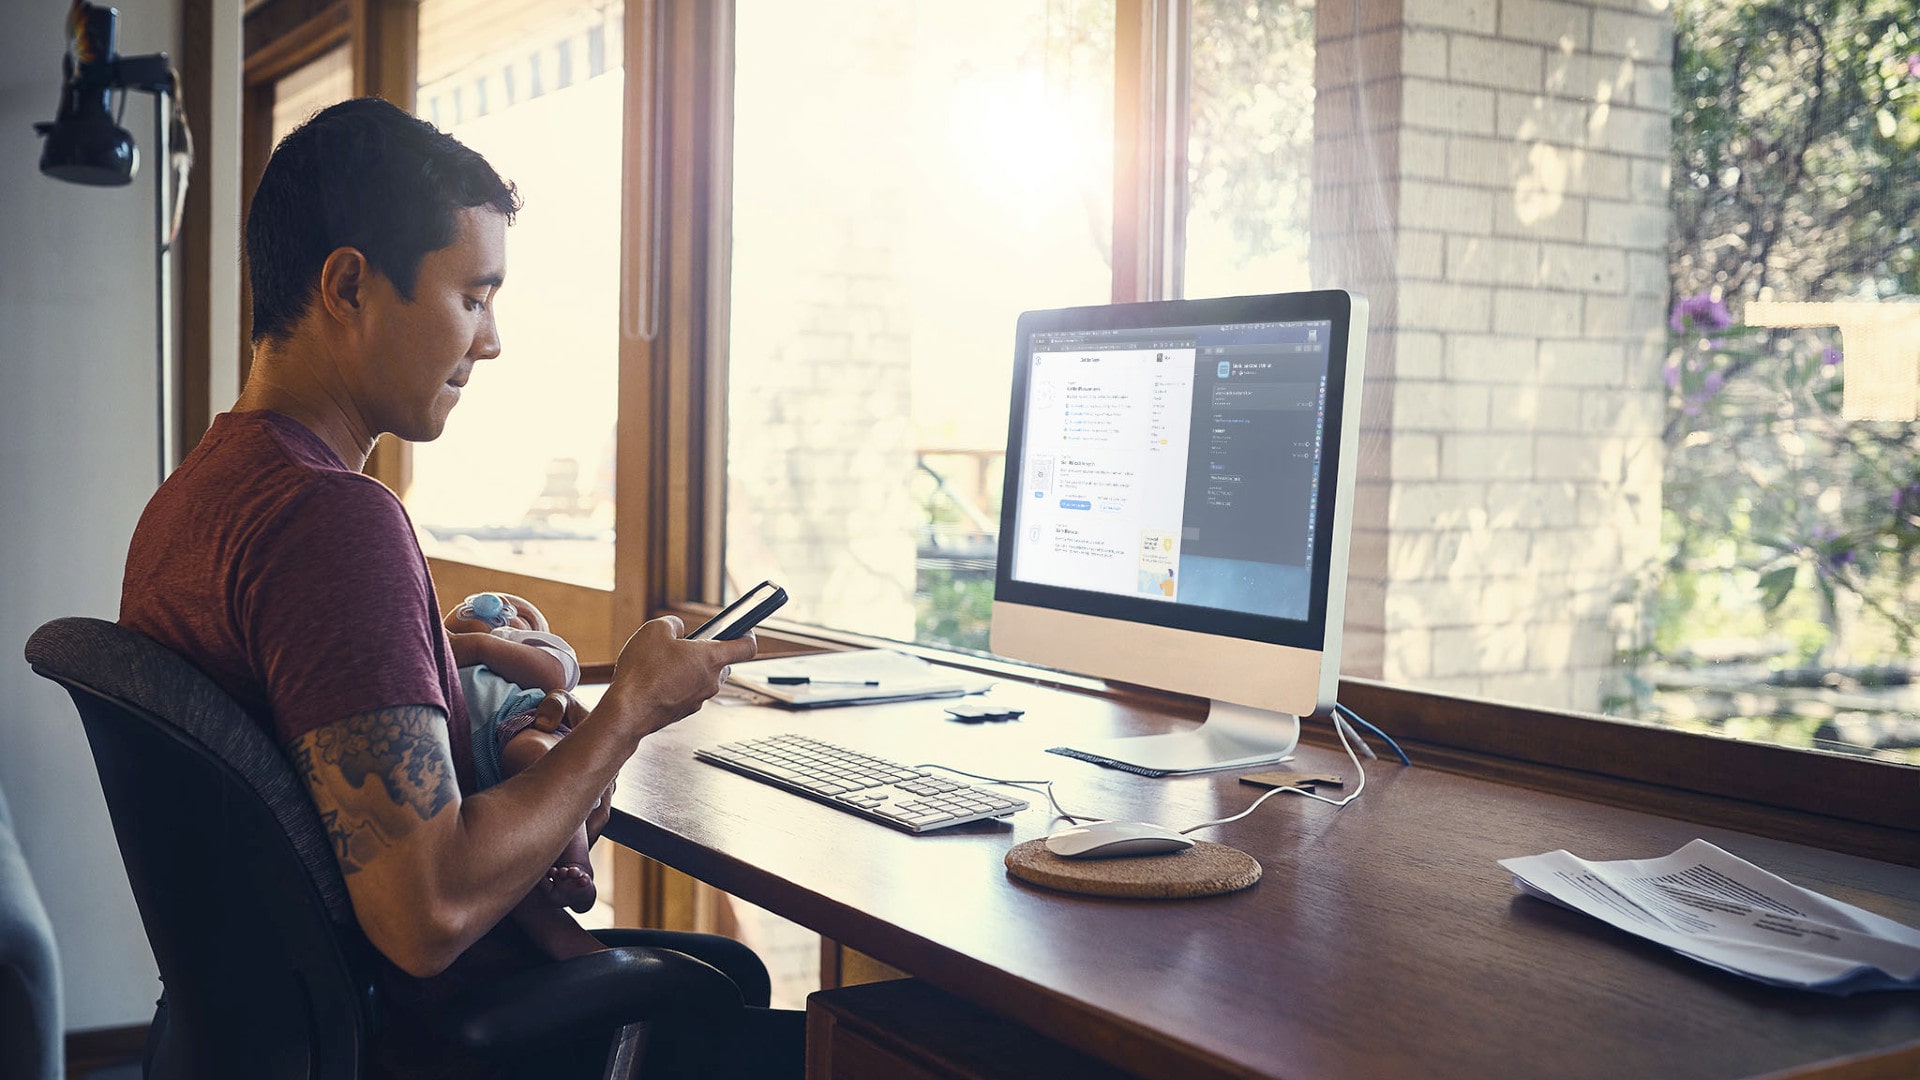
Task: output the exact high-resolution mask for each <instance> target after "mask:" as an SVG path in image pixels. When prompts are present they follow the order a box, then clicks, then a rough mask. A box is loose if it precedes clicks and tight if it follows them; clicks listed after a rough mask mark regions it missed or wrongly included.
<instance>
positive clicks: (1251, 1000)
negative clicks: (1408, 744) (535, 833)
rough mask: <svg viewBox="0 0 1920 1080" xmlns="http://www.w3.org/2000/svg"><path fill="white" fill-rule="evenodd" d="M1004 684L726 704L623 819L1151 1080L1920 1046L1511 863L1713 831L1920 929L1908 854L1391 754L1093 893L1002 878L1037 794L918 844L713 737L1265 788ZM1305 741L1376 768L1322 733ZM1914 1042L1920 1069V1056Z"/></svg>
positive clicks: (688, 867)
mask: <svg viewBox="0 0 1920 1080" xmlns="http://www.w3.org/2000/svg"><path fill="white" fill-rule="evenodd" d="M994 696H995V698H996V700H1006V701H1011V702H1013V703H1016V704H1021V705H1024V706H1025V707H1026V708H1027V709H1028V712H1027V715H1026V717H1025V718H1024V719H1023V720H1021V721H1019V722H1017V723H1012V724H995V725H978V726H967V725H961V724H956V723H952V722H949V721H947V720H946V719H944V714H943V713H942V712H941V707H942V703H941V702H914V703H905V704H897V705H871V706H864V707H860V708H852V709H839V710H832V711H824V712H813V713H791V712H783V711H778V710H772V709H761V708H753V707H747V706H723V705H719V704H710V705H708V706H707V708H706V709H705V710H703V711H702V712H701V713H700V714H699V715H697V716H695V717H692V718H690V719H688V720H687V721H685V722H683V723H681V724H678V725H676V726H674V727H673V728H670V729H668V730H667V731H664V732H661V733H660V734H658V735H656V736H654V737H651V738H649V739H647V740H646V741H645V743H644V744H643V746H642V749H641V751H640V752H639V753H638V754H637V755H636V756H635V758H634V760H633V761H632V762H631V763H629V765H628V767H627V768H626V770H625V771H624V772H623V773H622V775H621V780H620V787H619V792H618V795H617V796H616V798H615V811H616V812H615V814H614V819H613V822H612V824H611V825H610V826H609V827H608V830H607V835H608V836H610V837H612V838H613V839H614V840H615V841H617V842H619V843H622V844H626V845H628V846H631V847H633V848H635V849H636V850H638V851H640V852H642V853H644V854H646V855H649V856H651V857H653V858H655V859H659V860H661V861H663V862H665V863H667V864H668V865H671V866H673V867H675V868H677V869H679V870H682V871H684V872H686V873H688V874H690V875H692V876H694V877H697V878H699V879H701V880H704V881H706V882H708V883H710V884H712V885H715V886H717V887H719V888H721V889H724V890H726V891H727V892H730V893H733V894H734V895H736V896H739V897H741V898H742V899H745V900H747V901H749V902H751V903H754V904H758V905H760V906H762V907H764V908H767V909H769V910H771V911H775V912H777V913H779V914H781V915H783V916H785V917H787V918H789V919H792V920H794V921H795V922H798V923H800V924H802V925H805V926H807V927H810V928H812V929H814V930H817V931H819V932H820V933H822V934H824V935H826V936H828V937H830V938H832V939H834V940H836V941H839V942H842V943H844V944H846V945H849V946H851V947H853V948H856V949H859V950H860V951H862V952H865V953H867V954H869V955H871V956H874V957H876V958H878V959H879V960H882V961H884V962H886V963H888V964H891V965H893V966H895V967H898V968H900V969H902V970H904V971H907V972H910V973H912V974H914V975H917V976H919V977H921V978H922V979H924V980H926V981H927V982H929V983H932V984H933V985H935V986H938V987H940V988H942V989H944V990H946V991H948V992H950V993H953V994H956V995H958V996H960V997H962V998H965V999H967V1000H969V1001H972V1002H975V1003H976V1004H979V1005H981V1006H983V1007H984V1008H987V1009H989V1010H991V1011H993V1012H995V1013H997V1014H999V1015H1001V1016H1004V1017H1006V1018H1008V1019H1010V1020H1013V1021H1016V1022H1019V1023H1022V1024H1025V1025H1027V1026H1029V1027H1032V1028H1034V1029H1035V1030H1038V1031H1040V1032H1043V1033H1045V1034H1047V1035H1050V1036H1051V1037H1053V1038H1055V1039H1058V1040H1060V1041H1062V1042H1064V1043H1067V1044H1069V1045H1071V1046H1074V1047H1076V1048H1078V1049H1080V1050H1083V1051H1085V1052H1087V1053H1090V1054H1092V1055H1094V1056H1096V1057H1098V1058H1101V1059H1103V1060H1106V1061H1109V1062H1112V1063H1114V1064H1117V1065H1120V1066H1122V1067H1124V1068H1126V1069H1128V1070H1131V1071H1133V1072H1135V1073H1138V1074H1139V1075H1142V1076H1147V1077H1181V1078H1188V1077H1215V1076H1231V1077H1281V1076H1284V1077H1295V1078H1313V1077H1387V1076H1422V1077H1474V1078H1484V1077H1489V1076H1517V1075H1528V1076H1531V1075H1539V1076H1546V1075H1551V1076H1556V1077H1587V1076H1592V1077H1619V1076H1636V1077H1640V1076H1648V1077H1650V1076H1679V1077H1737V1076H1756V1075H1761V1074H1767V1073H1772V1072H1776V1071H1780V1070H1789V1069H1795V1068H1799V1067H1804V1066H1807V1065H1809V1064H1812V1063H1816V1062H1822V1061H1829V1060H1831V1059H1835V1058H1840V1057H1844V1056H1849V1055H1855V1054H1860V1053H1863V1052H1870V1051H1883V1050H1888V1049H1891V1048H1894V1047H1898V1046H1901V1045H1903V1044H1909V1043H1914V1042H1915V1041H1916V1040H1920V993H1881V994H1870V995H1865V996H1861V997H1855V998H1841V999H1836V998H1829V997H1826V996H1823V995H1817V994H1809V993H1800V992H1792V991H1786V990H1779V989H1774V988H1770V987H1766V986H1762V985H1760V984H1757V983H1753V982H1750V981H1748V980H1745V979H1742V978H1739V977H1737V976H1734V975H1730V974H1727V973H1724V972H1721V971H1717V970H1715V969H1712V968H1708V967H1706V966H1704V965H1702V964H1698V963H1695V962H1693V961H1690V960H1686V959H1683V958H1681V957H1679V956H1676V955H1674V954H1672V953H1669V952H1667V951H1665V950H1663V949H1660V948H1657V947H1655V946H1653V945H1651V944H1648V943H1646V942H1643V941H1641V940H1639V939H1637V938H1634V937H1631V936H1629V935H1626V934H1624V933H1621V932H1619V931H1615V930H1613V929H1611V928H1609V927H1607V926H1605V925H1603V924H1601V923H1599V922H1598V921H1597V920H1593V919H1590V918H1588V917H1586V916H1582V915H1578V914H1575V913H1573V912H1569V911H1565V910H1562V909H1560V908H1557V907H1554V906H1552V905H1550V904H1546V903H1543V902H1541V901H1538V900H1532V899H1527V898H1523V897H1520V896H1518V895H1517V894H1516V893H1515V892H1514V889H1513V886H1512V883H1511V880H1510V878H1509V877H1508V875H1507V874H1506V872H1505V871H1503V870H1501V869H1500V867H1499V866H1497V865H1496V860H1498V859H1501V858H1505V857H1508V856H1514V855H1529V854H1535V853H1538V852H1542V851H1548V850H1552V849H1555V848H1561V847H1564V848H1567V849H1569V850H1571V851H1573V852H1574V853H1575V854H1577V855H1581V856H1584V857H1588V858H1594V859H1617V858H1644V857H1651V856H1657V855H1665V854H1667V853H1669V852H1671V851H1673V850H1674V849H1675V848H1678V847H1680V846H1681V845H1682V844H1684V843H1685V842H1686V841H1688V840H1691V839H1693V838H1694V837H1696V836H1704V837H1705V838H1707V839H1709V840H1711V841H1713V842H1714V843H1716V844H1719V845H1720V846H1721V847H1724V848H1726V849H1727V850H1728V851H1731V852H1733V853H1734V854H1736V855H1740V856H1742V857H1744V858H1747V859H1750V860H1752V861H1753V862H1755V863H1758V864H1759V865H1761V866H1763V867H1766V868H1767V869H1769V870H1772V871H1774V872H1775V873H1778V874H1780V875H1782V876H1784V877H1786V878H1788V879H1789V880H1791V881H1794V882H1796V883H1798V884H1801V885H1804V886H1806V887H1808V888H1811V889H1814V890H1816V891H1819V892H1823V893H1826V894H1828V895H1831V896H1834V897H1837V898H1839V899H1841V900H1845V901H1848V902H1850V903H1854V904H1857V905H1859V906H1861V907H1864V908H1867V909H1869V910H1872V911H1875V912H1878V913H1879V914H1882V915H1885V916H1888V917H1890V918H1893V919H1897V920H1899V921H1901V922H1905V923H1908V924H1910V925H1920V870H1916V869H1913V868H1909V867H1901V866H1895V865H1891V864H1887V863H1880V862H1873V861H1870V860H1866V859H1860V858H1856V857H1851V856H1846V855H1838V854H1834V853H1831V852H1826V851H1821V850H1818V849H1816V848H1810V847H1804V846H1800V845H1796V844H1790V843H1784V842H1779V841H1773V840H1768V839H1763V838H1759V837H1755V836H1750V835H1746V834H1742V833H1735V832H1729V831H1726V830H1719V829H1712V828H1706V827H1702V826H1698V825H1693V824H1689V823H1686V822H1682V821H1676V820H1672V819H1668V818H1662V817H1656V816H1652V815H1648V814H1643V813H1638V812H1635V811H1632V810H1626V809H1620V808H1615V807H1609V806H1603V805H1599V804H1596V803H1591V802H1580V801H1575V800H1572V799H1567V798H1561V797H1556V796H1552V795H1543V794H1540V793H1538V792H1532V791H1525V790H1520V789H1517V788H1512V787H1507V786H1503V785H1498V784H1492V783H1487V782H1483V781H1477V780H1471V779H1466V778H1463V777H1459V776H1455V775H1450V774H1447V773H1443V772H1440V771H1437V770H1434V769H1423V768H1418V767H1416V768H1412V769H1407V768H1402V767H1400V766H1399V765H1398V764H1397V763H1394V764H1390V763H1389V762H1388V761H1386V760H1382V761H1379V762H1369V763H1368V769H1367V790H1366V794H1365V796H1364V797H1363V798H1361V799H1360V800H1359V801H1358V802H1356V803H1354V804H1353V805H1351V806H1349V807H1347V808H1346V809H1343V810H1336V809H1334V808H1333V807H1330V806H1326V805H1323V804H1320V803H1315V802H1311V801H1309V800H1306V799H1300V798H1296V797H1293V796H1287V795H1282V796H1277V797H1275V798H1274V799H1272V800H1269V801H1268V803H1267V804H1266V805H1264V806H1262V807H1261V808H1260V809H1259V810H1258V811H1257V812H1256V813H1255V814H1254V815H1253V816H1251V817H1249V818H1247V819H1246V820H1243V821H1240V822H1236V823H1234V824H1232V825H1227V826H1222V827H1219V828H1216V829H1211V830H1208V831H1207V833H1205V834H1203V835H1205V837H1206V838H1207V839H1211V840H1214V841H1216V842H1219V843H1224V844H1231V845H1233V846H1235V847H1238V848H1241V849H1243V850H1245V851H1247V852H1249V853H1251V854H1252V855H1253V856H1254V857H1255V858H1257V859H1259V860H1260V862H1261V864H1262V866H1264V867H1265V870H1266V874H1265V877H1264V878H1263V880H1262V881H1261V882H1260V883H1259V884H1258V885H1256V886H1255V887H1254V888H1252V889H1249V890H1247V891H1245V892H1241V893H1237V894H1234V895H1230V896H1224V897H1215V898H1211V899H1205V900H1194V901H1182V902H1133V901H1111V900H1098V899H1092V898H1082V897H1074V896H1067V895H1063V894H1057V893H1052V892H1048V891H1046V890H1042V889H1038V888H1034V887H1031V886H1028V885H1025V884H1022V883H1019V882H1016V881H1014V880H1012V879H1010V878H1009V877H1008V876H1007V874H1006V871H1005V869H1004V867H1003V865H1002V862H1001V859H1002V857H1003V856H1004V854H1005V853H1006V851H1007V849H1008V848H1009V847H1010V846H1012V845H1013V844H1015V843H1018V842H1020V841H1023V840H1027V839H1030V838H1033V837H1036V836H1041V835H1044V834H1045V833H1046V832H1048V831H1049V830H1050V827H1051V823H1050V818H1051V812H1050V810H1048V809H1047V808H1046V806H1045V802H1044V798H1043V797H1040V796H1029V798H1030V801H1032V802H1034V803H1035V806H1034V808H1032V809H1029V810H1026V811H1023V812H1021V813H1020V814H1018V815H1016V816H1015V817H1014V818H1013V819H1012V821H1011V824H991V825H989V824H976V825H969V826H961V827H958V828H956V829H953V830H949V831H947V832H942V833H935V834H932V835H928V836H912V835H908V834H906V833H901V832H897V831H894V830H892V829H888V828H886V827H884V826H880V825H876V824H871V823H869V822H867V821H865V820H863V819H860V818H857V817H854V816H852V815H850V814H846V813H842V812H840V811H837V810H834V809H831V808H829V807H825V806H820V805H818V804H815V803H813V802H811V801H809V800H806V799H803V798H800V797H798V796H795V795H790V794H788V793H786V792H784V791H780V790H778V789H775V788H772V787H768V786H766V785H763V784H760V783H758V782H755V781H753V780H749V779H746V778H744V777H741V776H737V775H734V774H732V773H729V772H727V771H725V770H723V769H719V768H716V767H714V766H711V765H707V764H704V763H701V762H697V761H695V760H694V759H693V756H692V753H693V749H694V748H695V747H696V746H702V745H710V744H713V743H718V742H725V741H728V740H732V739H740V738H748V737H752V736H756V735H766V734H775V733H780V732H798V733H803V734H810V735H814V736H817V737H819V738H823V739H827V740H829V741H833V742H839V743H842V744H845V745H847V746H850V747H854V748H858V749H861V750H865V751H868V752H872V753H875V754H879V755H881V756H885V757H891V758H893V759H895V760H899V761H903V762H907V763H909V764H915V763H921V762H935V761H937V762H941V763H944V764H950V765H954V766H957V767H960V768H965V769H970V770H972V771H976V772H982V773H987V774H991V775H998V776H1005V777H1050V778H1053V779H1054V780H1056V781H1057V783H1056V785H1055V791H1056V793H1057V795H1058V797H1059V799H1060V801H1061V802H1062V804H1064V805H1065V806H1066V807H1067V809H1069V810H1073V811H1075V812H1077V813H1088V814H1099V815H1107V816H1116V817H1119V816H1131V817H1139V818H1144V819H1146V820H1150V821H1157V822H1161V823H1164V824H1170V825H1176V826H1185V825H1189V824H1194V823H1197V822H1200V821H1206V820H1210V819H1213V818H1216V817H1224V816H1226V815H1228V814H1230V813H1233V812H1236V811H1238V810H1239V809H1241V808H1244V807H1245V806H1246V805H1247V804H1248V803H1249V802H1250V801H1251V800H1252V798H1253V797H1254V795H1255V794H1256V793H1255V791H1254V790H1253V789H1251V788H1249V787H1246V786H1245V785H1242V784H1240V783H1238V782H1237V781H1236V780H1235V779H1234V778H1233V774H1227V775H1224V776H1211V777H1201V778H1181V779H1159V780H1155V779H1146V778H1141V777H1135V776H1131V775H1128V774H1125V773H1120V772H1115V771H1112V770H1106V769H1100V768H1097V767H1094V766H1092V765H1087V764H1084V763H1080V762H1076V761H1072V760H1069V759H1066V758H1062V757H1059V756H1057V755H1051V754H1046V753H1043V752H1042V751H1043V750H1044V748H1046V747H1049V746H1056V745H1061V744H1063V743H1071V742H1073V741H1075V740H1076V739H1080V738H1083V737H1092V736H1099V735H1104V734H1112V733H1132V732H1147V731H1157V730H1170V729H1172V728H1173V727H1175V726H1176V725H1177V724H1178V723H1179V722H1178V721H1170V720H1166V719H1162V718H1155V717H1152V716H1146V715H1140V714H1138V713H1136V712H1133V711H1130V710H1128V709H1125V708H1123V707H1120V706H1117V705H1114V704H1112V703H1110V702H1106V701H1102V700H1099V699H1095V698H1090V697H1086V696H1082V695H1075V694H1069V693H1064V692H1060V691H1052V690H1046V689H1042V688H1037V687H1029V686H1024V685H1020V684H1012V683H1006V684H1002V686H1001V687H1000V688H999V689H997V690H996V691H995V692H994ZM1318 722H1324V721H1318ZM1299 760H1300V761H1301V762H1302V763H1304V764H1305V765H1308V766H1312V767H1315V768H1326V769H1333V770H1337V771H1340V772H1342V773H1350V772H1351V771H1352V770H1351V766H1350V765H1349V764H1348V763H1347V761H1346V759H1345V757H1344V756H1343V755H1339V754H1337V753H1333V752H1329V751H1326V750H1323V749H1319V748H1314V747H1307V748H1304V749H1303V750H1302V751H1301V753H1300V755H1299ZM1417 760H1418V758H1417V756H1416V761H1417ZM1917 842H1920V841H1917ZM1899 1060H1900V1061H1901V1063H1902V1064H1901V1066H1900V1067H1903V1068H1908V1069H1920V1050H1916V1049H1915V1048H1909V1049H1908V1050H1907V1051H1906V1056H1903V1057H1901V1058H1900V1059H1899ZM1858 1075H1868V1074H1865V1073H1862V1074H1858ZM1873 1075H1894V1074H1893V1073H1884V1072H1882V1073H1877V1074H1873Z"/></svg>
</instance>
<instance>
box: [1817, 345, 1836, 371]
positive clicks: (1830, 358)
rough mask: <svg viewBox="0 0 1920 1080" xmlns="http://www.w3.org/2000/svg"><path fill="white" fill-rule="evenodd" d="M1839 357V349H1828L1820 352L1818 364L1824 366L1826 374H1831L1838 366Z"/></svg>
mask: <svg viewBox="0 0 1920 1080" xmlns="http://www.w3.org/2000/svg"><path fill="white" fill-rule="evenodd" d="M1840 359H1841V357H1840V350H1839V349H1828V350H1827V351H1826V352H1823V353H1821V354H1820V366H1821V367H1823V368H1825V369H1826V371H1827V373H1828V374H1832V372H1833V369H1834V368H1837V367H1839V366H1840Z"/></svg>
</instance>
